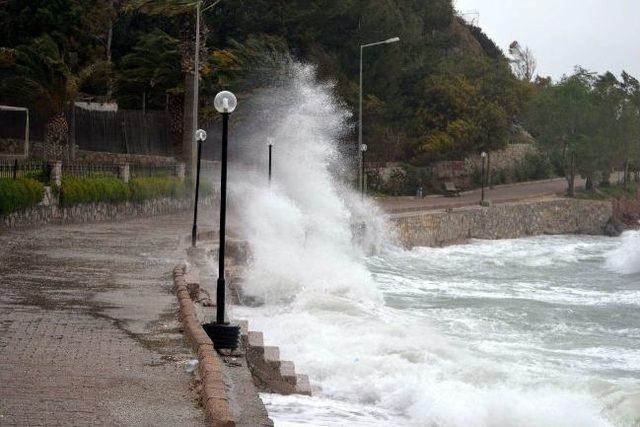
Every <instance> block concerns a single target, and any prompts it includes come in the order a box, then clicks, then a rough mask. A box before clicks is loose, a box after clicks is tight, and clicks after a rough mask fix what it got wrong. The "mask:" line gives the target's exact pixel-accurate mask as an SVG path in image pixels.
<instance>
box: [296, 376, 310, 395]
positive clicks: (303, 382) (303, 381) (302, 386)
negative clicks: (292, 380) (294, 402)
mask: <svg viewBox="0 0 640 427" xmlns="http://www.w3.org/2000/svg"><path fill="white" fill-rule="evenodd" d="M296 393H297V394H303V395H306V396H311V383H310V382H309V376H308V375H303V374H298V375H296Z"/></svg>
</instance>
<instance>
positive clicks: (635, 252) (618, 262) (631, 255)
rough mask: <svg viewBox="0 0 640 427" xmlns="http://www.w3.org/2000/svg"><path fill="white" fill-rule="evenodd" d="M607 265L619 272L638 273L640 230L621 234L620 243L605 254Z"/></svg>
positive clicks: (639, 271) (639, 266) (639, 264)
mask: <svg viewBox="0 0 640 427" xmlns="http://www.w3.org/2000/svg"><path fill="white" fill-rule="evenodd" d="M607 266H608V267H609V268H610V269H611V270H612V271H615V272H617V273H621V274H628V275H630V274H639V273H640V231H628V232H626V233H624V234H623V235H622V245H621V246H620V247H618V248H616V249H614V250H612V251H611V252H609V254H607Z"/></svg>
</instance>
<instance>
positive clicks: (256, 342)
mask: <svg viewBox="0 0 640 427" xmlns="http://www.w3.org/2000/svg"><path fill="white" fill-rule="evenodd" d="M248 338H249V339H248V345H249V347H264V337H263V335H262V332H257V331H249V334H248Z"/></svg>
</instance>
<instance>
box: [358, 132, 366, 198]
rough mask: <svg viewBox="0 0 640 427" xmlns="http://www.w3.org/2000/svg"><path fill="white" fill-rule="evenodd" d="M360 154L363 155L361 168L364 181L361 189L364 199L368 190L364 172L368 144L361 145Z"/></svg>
mask: <svg viewBox="0 0 640 427" xmlns="http://www.w3.org/2000/svg"><path fill="white" fill-rule="evenodd" d="M360 154H361V155H362V168H361V175H362V182H361V183H360V184H361V187H362V191H361V195H360V197H361V199H362V200H364V193H365V191H366V189H365V183H366V174H365V173H364V156H365V154H367V144H361V145H360Z"/></svg>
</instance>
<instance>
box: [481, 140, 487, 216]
mask: <svg viewBox="0 0 640 427" xmlns="http://www.w3.org/2000/svg"><path fill="white" fill-rule="evenodd" d="M480 157H481V158H482V168H481V172H480V175H481V177H480V181H482V184H481V185H482V196H481V199H480V204H481V205H482V206H484V204H485V202H484V182H485V173H484V162H485V159H486V158H487V153H486V152H484V151H483V152H482V154H481V155H480Z"/></svg>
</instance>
